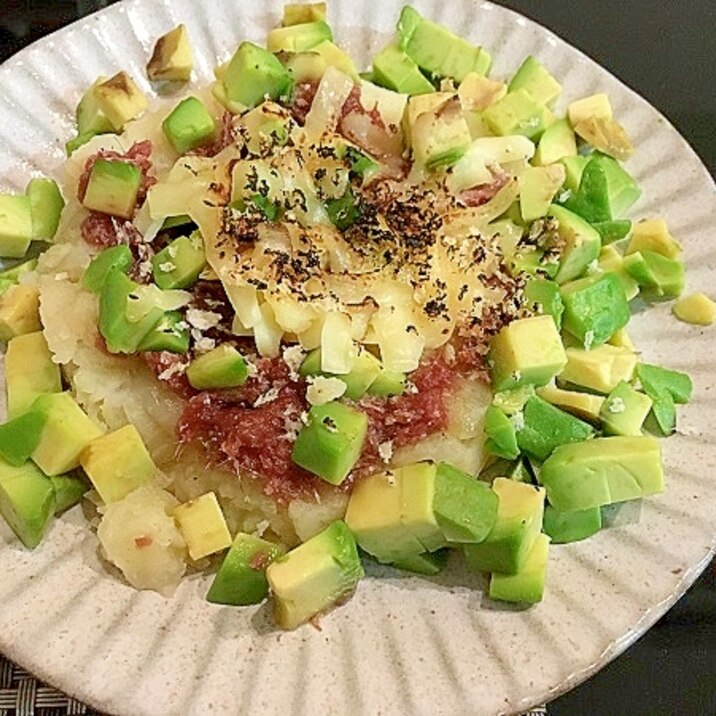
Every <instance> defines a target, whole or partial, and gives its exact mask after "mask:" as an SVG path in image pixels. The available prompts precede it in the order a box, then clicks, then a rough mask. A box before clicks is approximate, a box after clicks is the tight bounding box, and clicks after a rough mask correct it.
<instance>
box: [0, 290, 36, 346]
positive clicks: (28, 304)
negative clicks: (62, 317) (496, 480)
mask: <svg viewBox="0 0 716 716" xmlns="http://www.w3.org/2000/svg"><path fill="white" fill-rule="evenodd" d="M40 330H42V324H41V323H40V291H39V289H38V288H37V286H31V285H29V284H23V283H20V284H15V285H13V286H10V287H9V288H8V289H7V291H5V293H4V294H3V295H2V297H0V341H9V340H11V339H12V338H15V337H16V336H22V335H24V334H26V333H34V332H36V331H40Z"/></svg>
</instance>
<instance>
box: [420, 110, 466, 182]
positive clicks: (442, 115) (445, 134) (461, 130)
mask: <svg viewBox="0 0 716 716" xmlns="http://www.w3.org/2000/svg"><path fill="white" fill-rule="evenodd" d="M410 142H411V145H412V148H413V156H414V158H415V161H416V162H418V163H419V164H423V165H425V166H426V167H427V168H434V167H437V166H449V165H451V164H454V163H455V162H456V161H457V160H458V159H460V157H461V156H463V154H465V152H466V151H467V149H468V148H469V146H470V144H471V143H472V135H471V134H470V127H469V126H468V124H467V121H466V120H465V117H464V115H463V113H462V108H461V106H460V101H459V100H457V99H451V100H448V101H447V102H446V103H445V104H443V105H441V106H440V107H438V109H436V110H435V111H431V112H423V113H422V114H420V115H418V117H417V118H416V120H415V122H414V123H413V125H412V128H411V132H410Z"/></svg>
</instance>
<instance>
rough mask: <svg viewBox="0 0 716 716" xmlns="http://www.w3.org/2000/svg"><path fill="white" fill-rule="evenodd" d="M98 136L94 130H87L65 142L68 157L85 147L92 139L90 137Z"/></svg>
mask: <svg viewBox="0 0 716 716" xmlns="http://www.w3.org/2000/svg"><path fill="white" fill-rule="evenodd" d="M96 136H97V135H96V134H94V133H93V132H85V133H84V134H79V135H77V136H76V137H73V138H72V139H70V140H68V141H67V142H65V153H66V154H67V156H68V157H71V156H72V155H73V154H74V153H75V152H76V151H77V150H78V149H79V148H80V147H83V146H84V145H85V144H87V142H89V141H90V139H92V138H94V137H96Z"/></svg>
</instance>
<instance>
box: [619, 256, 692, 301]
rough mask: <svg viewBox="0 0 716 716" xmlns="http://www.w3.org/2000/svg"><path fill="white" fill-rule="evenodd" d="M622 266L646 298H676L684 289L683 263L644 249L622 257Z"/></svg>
mask: <svg viewBox="0 0 716 716" xmlns="http://www.w3.org/2000/svg"><path fill="white" fill-rule="evenodd" d="M624 268H625V269H626V271H627V273H628V274H629V275H630V276H632V277H633V278H635V279H636V281H637V282H638V283H639V285H640V286H641V287H642V293H643V294H644V295H645V296H646V297H647V298H678V296H680V295H681V293H682V291H683V290H684V264H683V263H682V262H681V261H678V260H677V259H668V258H666V256H662V255H661V254H657V253H656V252H654V251H648V250H646V249H644V250H642V251H636V252H634V253H631V254H628V255H627V256H625V257H624Z"/></svg>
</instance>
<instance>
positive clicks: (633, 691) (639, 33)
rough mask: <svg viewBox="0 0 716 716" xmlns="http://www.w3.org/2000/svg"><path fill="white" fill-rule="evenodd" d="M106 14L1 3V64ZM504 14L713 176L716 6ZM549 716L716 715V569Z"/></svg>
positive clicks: (92, 4) (691, 1)
mask: <svg viewBox="0 0 716 716" xmlns="http://www.w3.org/2000/svg"><path fill="white" fill-rule="evenodd" d="M200 1H201V0H197V2H200ZM204 1H205V2H208V1H209V0H204ZM437 1H438V0H436V2H437ZM108 4H111V3H110V2H107V1H104V2H103V1H102V0H98V1H97V0H95V1H93V0H74V1H72V0H32V1H31V0H25V1H24V2H20V1H19V0H0V61H2V60H4V59H6V58H7V57H9V56H10V55H11V54H12V53H13V52H15V51H17V50H19V49H20V48H21V47H23V46H24V45H26V44H27V43H28V42H31V41H33V40H35V39H38V38H39V37H42V36H43V35H45V34H47V33H48V32H51V31H53V30H55V29H58V28H59V27H61V26H62V25H64V24H66V23H68V22H71V21H72V20H74V19H76V18H77V17H78V16H79V15H81V14H84V13H87V12H91V11H92V10H95V9H97V8H99V7H103V6H105V5H108ZM499 4H502V5H505V6H507V7H510V8H512V9H514V10H517V11H519V12H521V13H523V14H524V15H527V16H528V17H531V18H533V19H534V20H537V21H538V22H539V23H541V24H542V25H545V26H546V27H548V28H550V29H551V30H553V31H555V32H556V33H557V34H559V35H561V36H562V37H563V38H564V39H566V40H567V41H568V42H570V43H571V44H573V45H575V46H577V47H578V48H580V49H581V50H583V51H584V52H586V53H587V54H588V55H590V56H591V57H593V58H594V59H596V60H597V61H598V62H599V63H600V64H601V65H603V66H604V67H606V68H607V69H609V70H611V71H612V72H613V73H614V74H616V75H617V76H618V77H619V78H620V79H622V80H623V81H624V82H626V83H627V84H628V85H630V86H631V87H633V88H634V89H636V90H637V91H638V92H639V93H640V94H641V95H642V96H644V97H645V98H646V99H648V100H649V101H650V102H651V103H652V104H653V105H654V106H655V107H656V108H657V109H659V110H660V111H661V112H662V113H663V114H665V115H666V116H667V117H668V118H669V119H670V120H671V121H672V123H673V124H674V125H675V126H676V127H677V128H678V129H679V130H680V132H681V133H682V134H683V135H684V136H685V137H686V139H687V140H688V141H689V142H690V144H691V145H692V146H693V147H694V149H695V150H696V151H697V152H698V153H699V155H700V156H701V158H702V159H703V161H704V163H705V164H706V166H707V167H708V168H709V170H710V171H711V173H712V174H713V173H714V171H715V170H716V92H714V91H713V86H714V79H713V77H714V64H715V61H716V51H715V49H716V43H715V42H714V37H715V36H716V1H715V0H680V1H679V2H665V1H662V0H626V1H625V0H620V1H617V0H586V1H584V2H578V1H576V0H549V1H547V0H505V1H503V2H501V3H499ZM548 712H549V714H550V715H551V716H552V715H554V716H562V715H563V716H580V715H581V714H584V715H585V716H595V715H596V716H601V715H602V714H604V715H607V714H610V715H611V714H628V715H629V716H640V715H641V714H644V716H646V715H648V716H661V715H662V714H663V715H664V716H667V715H668V716H671V715H672V714H680V716H691V715H693V716H701V715H702V714H703V715H709V714H716V576H715V573H714V571H713V569H708V570H707V571H706V572H705V573H704V575H703V576H702V577H701V579H700V580H699V581H698V582H697V583H696V584H695V585H694V587H692V589H691V590H689V592H688V593H687V594H686V596H684V598H683V599H681V601H680V602H679V603H678V604H677V605H676V606H675V607H674V608H673V609H672V610H671V611H670V612H669V613H668V614H667V615H666V616H665V617H664V618H663V619H662V620H661V621H660V622H659V623H658V624H657V625H656V626H655V627H654V628H653V629H651V630H650V631H649V632H648V633H647V634H646V635H645V636H644V637H642V638H641V639H640V640H639V641H638V642H637V643H636V644H635V645H634V646H632V647H631V648H630V649H628V650H627V651H626V652H625V653H624V654H623V655H622V656H620V657H619V658H617V659H616V660H615V661H613V662H612V663H611V664H610V665H609V666H607V667H606V668H605V669H603V670H602V671H601V672H600V673H599V674H597V675H596V676H595V677H593V678H592V679H590V680H589V681H588V682H586V683H585V684H582V685H581V686H579V687H578V688H576V689H574V690H573V691H572V692H570V693H569V694H566V695H565V696H562V697H560V698H558V699H557V700H556V701H554V702H553V703H551V704H550V705H549V710H548Z"/></svg>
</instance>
